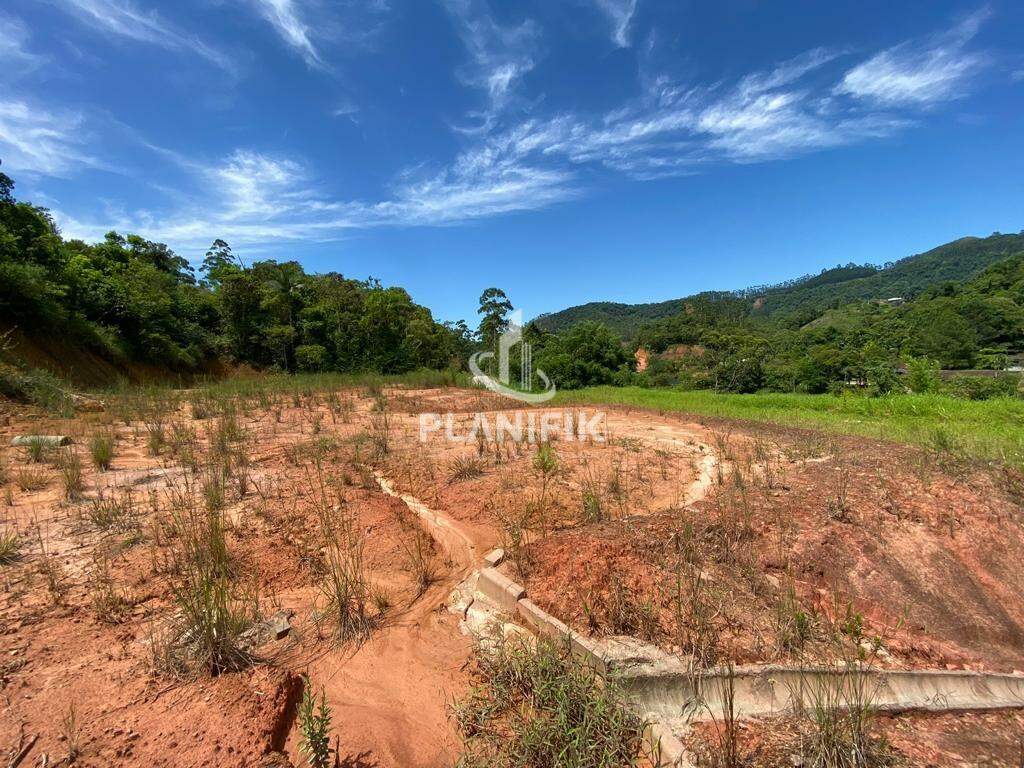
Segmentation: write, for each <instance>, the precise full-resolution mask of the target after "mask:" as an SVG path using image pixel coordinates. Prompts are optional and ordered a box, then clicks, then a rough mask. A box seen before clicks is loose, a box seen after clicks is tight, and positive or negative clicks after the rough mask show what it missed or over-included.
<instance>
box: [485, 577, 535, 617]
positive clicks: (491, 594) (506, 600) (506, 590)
mask: <svg viewBox="0 0 1024 768" xmlns="http://www.w3.org/2000/svg"><path fill="white" fill-rule="evenodd" d="M476 588H477V589H478V590H480V593H481V594H482V595H483V596H484V597H486V598H487V599H488V600H490V601H491V602H492V603H494V604H495V605H496V606H498V607H499V608H501V609H502V610H503V611H505V612H507V613H512V614H514V613H516V608H517V606H518V604H519V601H520V600H522V599H523V598H524V597H526V590H525V589H524V588H523V587H522V586H521V585H519V584H516V583H515V582H514V581H512V579H510V578H509V577H508V576H506V575H505V574H503V573H502V572H501V571H499V570H498V569H497V568H481V569H480V578H479V579H478V580H477V583H476Z"/></svg>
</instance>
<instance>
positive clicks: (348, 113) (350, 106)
mask: <svg viewBox="0 0 1024 768" xmlns="http://www.w3.org/2000/svg"><path fill="white" fill-rule="evenodd" d="M358 113H359V105H358V104H356V103H355V102H354V101H352V100H351V99H342V100H341V101H340V102H338V104H337V106H335V107H334V109H332V110H331V115H333V116H334V117H348V118H351V119H353V120H354V119H355V118H352V115H355V114H358Z"/></svg>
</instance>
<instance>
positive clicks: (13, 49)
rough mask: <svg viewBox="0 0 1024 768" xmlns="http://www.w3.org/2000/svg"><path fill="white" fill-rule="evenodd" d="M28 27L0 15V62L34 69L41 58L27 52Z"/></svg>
mask: <svg viewBox="0 0 1024 768" xmlns="http://www.w3.org/2000/svg"><path fill="white" fill-rule="evenodd" d="M28 39H29V30H28V26H26V24H25V23H24V22H23V21H22V20H21V19H19V18H16V17H14V16H8V15H6V14H3V13H0V62H7V63H8V64H9V65H13V66H17V65H20V66H21V67H23V68H24V69H34V68H35V67H37V66H38V65H39V64H40V63H41V62H42V57H41V56H37V55H36V54H33V53H32V52H30V51H29V50H28Z"/></svg>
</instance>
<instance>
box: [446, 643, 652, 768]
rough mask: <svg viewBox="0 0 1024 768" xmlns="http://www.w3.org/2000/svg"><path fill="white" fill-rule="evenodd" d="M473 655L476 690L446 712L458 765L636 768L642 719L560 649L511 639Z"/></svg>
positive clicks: (612, 686) (617, 692) (608, 684)
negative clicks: (456, 736)
mask: <svg viewBox="0 0 1024 768" xmlns="http://www.w3.org/2000/svg"><path fill="white" fill-rule="evenodd" d="M478 658H479V662H478V670H477V675H476V677H477V679H478V681H479V682H478V685H477V686H476V687H475V688H474V690H473V691H472V692H471V693H470V694H469V695H468V696H467V697H466V698H464V699H463V700H461V701H460V702H458V703H456V704H455V705H454V706H453V708H452V715H453V718H454V719H455V722H456V724H457V726H458V728H459V731H460V732H461V733H462V735H463V739H464V741H465V746H466V750H465V754H464V755H463V757H462V758H461V760H460V762H459V765H460V766H461V767H462V768H485V767H487V768H489V767H490V766H510V767H511V766H539V767H542V768H555V767H556V766H558V767H560V768H621V767H622V766H634V765H638V764H640V761H641V759H642V757H641V752H642V750H643V730H644V722H643V721H642V720H641V718H640V717H639V716H638V715H636V714H635V713H634V712H633V711H632V710H631V709H630V708H629V705H628V704H627V701H626V696H625V694H624V693H623V692H622V690H621V689H620V688H619V687H618V686H617V685H616V683H615V682H614V681H612V680H607V679H605V678H602V677H601V676H600V675H599V674H598V673H597V672H596V671H595V670H594V669H592V668H591V667H590V666H587V665H586V664H584V663H583V662H581V661H580V660H578V659H577V658H575V657H574V656H573V655H572V654H571V653H570V652H569V650H568V648H567V647H565V646H564V644H562V643H560V642H558V641H555V640H551V639H546V638H541V639H538V640H537V641H536V643H534V642H533V641H531V640H528V639H525V638H520V637H518V636H513V637H512V638H509V639H508V640H503V641H498V642H497V643H496V644H495V646H494V647H493V648H489V649H488V650H486V651H485V650H481V652H480V654H479V657H478Z"/></svg>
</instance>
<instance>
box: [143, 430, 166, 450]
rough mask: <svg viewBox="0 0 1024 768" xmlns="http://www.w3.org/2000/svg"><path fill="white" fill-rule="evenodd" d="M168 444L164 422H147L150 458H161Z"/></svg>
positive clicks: (147, 444)
mask: <svg viewBox="0 0 1024 768" xmlns="http://www.w3.org/2000/svg"><path fill="white" fill-rule="evenodd" d="M166 444H167V434H166V432H165V431H164V424H163V422H162V421H149V422H146V450H147V451H149V455H150V456H159V455H160V451H162V450H163V448H164V445H166Z"/></svg>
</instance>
